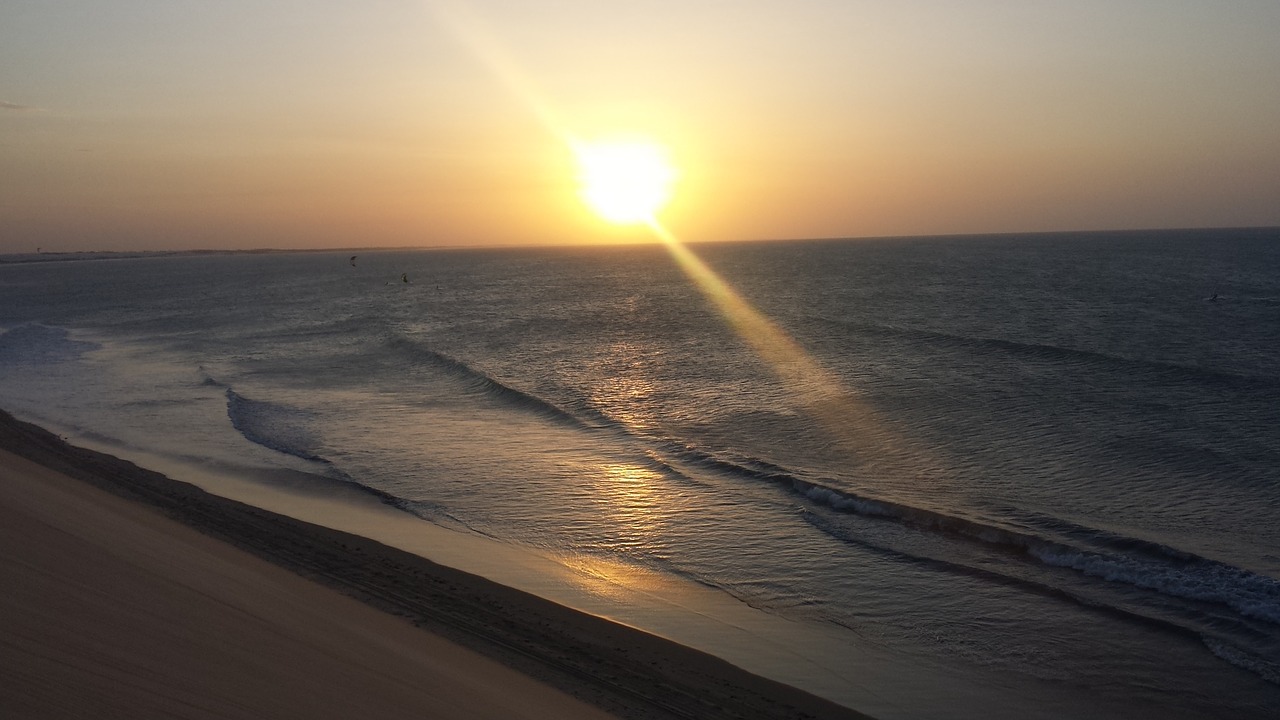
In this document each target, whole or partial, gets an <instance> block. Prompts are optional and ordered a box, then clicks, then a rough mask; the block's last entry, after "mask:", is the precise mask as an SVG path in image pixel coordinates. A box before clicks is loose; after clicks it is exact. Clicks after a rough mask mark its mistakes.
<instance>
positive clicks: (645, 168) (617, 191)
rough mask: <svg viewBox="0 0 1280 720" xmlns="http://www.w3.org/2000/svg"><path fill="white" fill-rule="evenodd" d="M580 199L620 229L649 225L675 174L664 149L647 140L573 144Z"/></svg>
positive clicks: (659, 209)
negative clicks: (626, 226)
mask: <svg viewBox="0 0 1280 720" xmlns="http://www.w3.org/2000/svg"><path fill="white" fill-rule="evenodd" d="M573 150H574V154H575V155H576V156H577V159H578V169H579V173H580V175H579V180H580V181H581V183H582V190H581V193H582V199H583V200H584V201H585V202H586V203H587V205H588V206H590V207H591V209H592V210H594V211H595V212H596V213H597V214H598V215H600V217H602V218H604V219H605V220H608V221H609V222H613V223H618V224H622V225H628V224H636V223H645V222H650V221H652V220H653V219H654V216H655V215H657V213H658V212H659V211H661V210H662V208H663V206H665V205H666V204H667V201H668V200H670V199H671V190H672V186H673V185H674V183H675V179H676V171H675V168H673V167H672V166H671V162H670V160H669V159H668V153H667V149H666V148H664V147H663V146H661V145H659V144H657V143H655V142H652V141H649V140H630V139H629V140H608V141H600V142H590V143H577V144H575V146H574V148H573Z"/></svg>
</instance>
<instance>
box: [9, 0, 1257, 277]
mask: <svg viewBox="0 0 1280 720" xmlns="http://www.w3.org/2000/svg"><path fill="white" fill-rule="evenodd" d="M1277 37H1280V3H1275V2H1259V1H1251V0H1224V2H1220V3H1212V4H1209V3H1198V2H1189V1H1182V0H1161V1H1160V2H1156V1H1155V0H1116V1H1114V2H1100V1H1097V0H1086V1H1082V2H1077V3H1060V2H1047V1H1035V0H1032V1H1029V2H1019V3H1014V2H1006V1H1003V0H976V1H975V2H973V3H965V4H963V7H960V6H959V4H956V3H948V2H943V1H942V0H916V1H914V2H904V3H887V2H869V1H863V2H858V1H856V0H846V1H837V0H809V1H807V2H802V3H793V2H787V3H784V2H781V1H774V0H768V1H763V0H748V1H745V2H738V3H721V2H709V3H692V4H691V3H678V2H674V1H670V0H637V1H636V2H633V3H628V4H626V5H625V6H618V7H613V6H612V5H611V4H606V3H589V2H585V0H560V1H557V2H549V3H519V2H514V0H476V1H475V2H470V3H466V4H462V3H454V4H446V3H443V2H423V1H420V0H377V1H376V2H369V3H361V4H354V3H336V2H321V3H300V2H280V1H278V0H269V1H267V2H255V3H249V2H244V1H243V0H227V1H226V2H221V3H208V4H194V3H174V2H162V1H160V0H118V1H117V2H112V3H96V2H88V1H87V0H68V1H66V2H59V3H46V2H36V1H28V0H15V1H14V2H8V3H5V4H4V5H3V6H2V7H0V252H32V251H34V250H35V248H36V247H42V248H44V249H46V250H64V251H75V250H106V249H117V250H151V249H188V248H228V249H237V248H259V247H277V248H323V247H363V246H382V247H386V246H458V245H508V244H524V243H540V244H565V243H584V242H615V241H624V240H650V239H652V237H651V235H650V233H649V232H648V230H647V229H646V228H645V227H644V226H637V227H629V228H628V227H618V226H613V225H610V224H608V223H607V222H605V221H603V220H601V219H599V218H598V217H596V216H595V215H594V214H593V213H592V212H591V211H590V210H589V209H588V208H586V207H585V206H584V205H583V204H582V202H581V200H580V199H579V194H578V188H577V187H576V179H575V174H576V170H575V167H574V158H573V154H572V152H571V150H570V148H569V147H567V146H566V144H565V138H566V137H586V138H589V137H593V136H597V135H607V134H613V133H620V132H621V133H640V134H644V135H647V136H650V137H652V138H654V139H656V140H658V141H660V142H662V143H664V144H666V145H667V147H668V148H669V149H670V154H671V156H672V157H673V159H674V161H675V163H676V164H677V165H678V167H679V172H680V179H679V183H678V185H677V188H676V192H675V195H674V198H673V200H672V202H671V203H670V205H669V206H668V207H667V208H666V209H665V211H664V212H663V214H662V216H661V219H662V222H663V224H664V225H665V226H666V227H668V228H669V229H670V230H671V231H672V232H673V233H675V234H676V235H678V236H679V237H681V238H682V239H685V240H690V241H701V240H708V241H714V240H737V239H761V238H802V237H857V236H885V235H917V234H964V233H985V232H1029V231H1054V230H1089V229H1128V228H1157V227H1214V226H1248V225H1254V226H1257V225H1280V203H1278V202H1276V198H1277V197H1280V133H1278V132H1276V130H1275V128H1277V127H1280V90H1277V87H1280V86H1277V85H1276V78H1278V77H1280V43H1276V42H1275V38H1277Z"/></svg>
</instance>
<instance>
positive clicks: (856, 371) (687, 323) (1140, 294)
mask: <svg viewBox="0 0 1280 720" xmlns="http://www.w3.org/2000/svg"><path fill="white" fill-rule="evenodd" d="M688 247H689V249H690V250H691V251H692V253H693V254H694V255H696V256H697V257H698V258H700V259H701V261H702V262H704V263H705V264H706V267H707V268H709V269H710V271H711V272H712V273H714V276H715V277H717V278H719V279H720V280H722V281H723V283H724V285H725V286H726V287H727V288H729V290H727V291H725V290H723V289H721V288H719V286H717V285H708V284H706V283H705V282H700V281H699V280H697V279H695V278H694V277H693V276H691V274H690V273H688V272H686V269H685V268H686V265H684V264H682V263H681V262H679V261H678V260H677V259H676V256H675V255H673V253H672V252H670V251H669V250H668V248H667V247H665V246H663V245H662V244H655V245H628V246H597V247H572V248H522V249H515V248H504V249H449V250H419V251H358V250H352V251H347V252H255V253H197V254H188V253H179V254H172V255H143V256H137V257H130V256H109V257H103V258H95V257H93V256H85V257H82V258H76V259H66V258H65V256H61V257H59V258H57V259H56V260H54V261H50V260H47V259H44V258H43V256H21V257H19V256H7V257H0V331H2V334H0V407H4V408H5V409H7V410H9V411H11V412H13V413H14V414H16V415H18V416H19V417H21V418H24V419H27V420H31V421H33V422H36V423H38V424H42V425H45V426H47V427H49V428H51V429H55V430H56V431H58V432H60V433H62V434H64V435H66V436H68V438H69V439H71V440H72V441H73V442H80V443H82V444H90V445H92V446H94V447H97V448H99V449H105V450H107V451H109V452H113V453H114V454H117V455H120V456H122V457H128V458H131V459H133V458H137V459H138V460H137V461H139V462H140V463H141V464H144V465H146V464H148V462H150V463H151V464H153V465H157V466H158V467H157V469H163V470H164V471H165V472H167V473H169V474H170V475H173V476H175V477H178V478H179V479H190V480H192V481H195V482H205V481H207V482H210V483H214V482H215V481H214V480H211V479H210V478H215V477H219V476H220V477H228V476H234V477H237V478H240V479H242V480H248V481H250V482H251V483H253V484H256V485H258V486H262V487H266V488H270V487H277V488H279V489H281V490H282V491H284V492H287V493H293V494H294V495H305V494H308V493H315V494H321V495H323V494H329V495H333V496H334V497H339V498H341V497H347V496H346V495H342V493H340V492H337V491H338V490H342V491H343V492H345V491H348V490H354V491H358V492H356V493H354V494H351V497H353V498H354V497H355V495H360V496H362V497H367V498H369V499H371V500H372V501H375V502H376V503H377V504H378V505H379V506H382V507H385V508H389V509H393V510H394V512H395V513H396V514H397V516H399V517H402V518H405V519H411V520H413V522H414V523H417V524H420V525H422V526H423V527H424V528H425V527H428V526H430V527H431V528H432V529H444V530H447V531H448V533H451V535H449V536H451V537H458V538H460V540H459V542H461V539H462V538H467V539H469V540H468V541H470V540H474V541H476V542H479V543H481V545H480V546H478V547H491V548H497V549H509V550H512V551H514V552H516V553H517V555H516V556H517V557H518V556H519V553H527V554H528V556H529V557H538V558H541V559H543V560H549V561H550V562H552V563H554V564H557V565H559V566H562V567H564V568H566V569H567V570H566V573H567V576H573V575H574V574H575V573H579V574H582V573H585V575H586V576H590V577H592V578H594V580H595V581H599V582H602V583H604V584H605V585H607V586H609V587H610V589H609V590H607V591H602V590H600V589H599V587H598V585H599V583H597V585H596V586H592V587H594V588H595V589H591V587H588V586H589V585H590V583H583V584H582V585H581V586H580V587H578V588H577V589H576V590H575V589H574V588H573V587H569V588H568V589H565V588H563V587H561V588H560V589H559V590H556V591H554V592H560V593H561V594H560V595H559V596H557V598H556V599H558V600H559V601H562V602H568V603H570V604H580V606H581V607H583V608H584V609H587V610H588V611H594V612H602V611H600V610H599V609H598V608H599V605H593V603H594V602H609V603H612V604H611V605H609V606H608V607H609V608H612V609H610V610H606V611H603V612H604V613H605V614H611V615H614V616H616V617H618V618H619V619H621V620H622V621H624V622H628V623H629V624H634V625H638V626H640V627H642V628H644V629H649V630H651V631H654V632H658V633H660V634H664V635H667V636H669V637H672V638H673V639H676V640H678V641H681V642H687V643H689V644H693V645H695V646H700V647H702V648H703V649H706V650H708V651H710V652H713V653H717V654H722V655H724V656H726V657H728V658H729V659H731V660H732V661H734V662H738V663H740V664H744V665H746V666H750V665H751V664H752V663H758V666H756V667H749V668H748V669H753V670H756V671H758V672H763V673H765V674H771V675H773V676H775V677H778V678H779V679H782V680H784V681H786V682H789V683H792V684H797V685H800V686H802V687H805V689H809V690H811V691H813V692H817V693H819V694H823V695H826V696H828V697H832V698H833V699H836V700H837V701H839V702H843V703H846V704H849V705H851V706H852V707H854V708H856V709H860V710H863V711H866V712H870V713H871V714H873V715H877V716H879V717H882V718H886V719H887V718H891V717H902V718H907V717H939V718H942V717H946V718H967V717H1053V718H1060V717H1085V716H1088V717H1091V718H1106V717H1117V718H1119V717H1161V718H1183V717H1185V718H1227V717H1229V718H1274V717H1277V716H1280V230H1275V229H1270V230H1266V229H1258V230H1184V231H1151V232H1114V233H1104V232H1094V233H1057V234H1038V235H998V236H964V237H931V238H887V239H860V240H841V241H837V240H824V241H789V242H753V243H731V244H706V245H692V246H688ZM353 255H354V257H353ZM726 292H728V293H731V294H732V297H733V298H734V302H730V303H726V302H725V301H724V298H725V293H726ZM738 301H740V302H738ZM735 303H736V305H740V306H741V307H745V308H748V309H747V310H743V311H741V312H738V313H735V312H729V313H726V312H725V309H726V308H731V307H734V306H735ZM742 313H747V315H746V316H745V317H748V318H749V319H747V320H744V319H743V318H744V315H743V314H742ZM750 318H762V319H764V322H765V323H766V324H767V327H768V328H769V329H770V330H769V332H767V333H764V334H762V332H763V331H761V329H760V328H761V327H762V323H761V322H758V321H755V320H752V319H750ZM334 493H337V494H336V495H334ZM352 502H353V504H358V503H355V501H354V500H353V501H352ZM481 552H483V551H481ZM473 557H478V556H477V555H474V554H473ZM463 562H466V561H465V558H464V560H463ZM483 564H484V563H483V562H481V561H477V566H476V567H473V568H468V567H464V568H463V569H472V570H476V571H480V572H488V571H487V570H486V569H485V568H483V567H480V566H481V565H483ZM499 574H501V573H499ZM632 577H636V578H649V580H644V581H633V580H629V579H628V578H632ZM655 579H656V580H655ZM562 584H567V585H570V586H572V585H573V584H574V583H573V582H572V581H565V583H562ZM663 587H688V588H693V589H695V590H696V592H695V590H690V592H691V593H692V594H691V595H689V596H688V597H694V596H698V597H703V596H706V597H712V598H713V600H711V601H707V602H706V603H703V604H700V605H697V606H696V607H693V606H692V605H691V604H690V603H692V602H693V601H685V600H670V598H668V599H666V600H664V599H663V598H662V597H658V596H661V595H662V594H663V593H664V592H665V591H664V590H661V589H655V588H663ZM553 594H554V593H553ZM602 595H609V596H610V597H608V598H603V599H602V598H601V597H595V599H594V600H593V599H592V597H593V596H602ZM714 598H719V600H714ZM579 601H581V602H580V603H579ZM663 603H666V605H665V607H666V609H665V610H657V611H652V612H650V610H652V608H653V607H655V606H658V607H662V606H663ZM640 606H645V607H647V608H649V610H646V611H645V612H644V613H639V614H628V610H627V608H630V607H640ZM717 608H722V609H721V610H717ZM723 608H730V609H728V610H724V609H723ZM733 608H740V609H742V611H743V612H749V613H750V614H751V617H753V618H757V620H758V622H760V623H762V625H761V627H764V626H765V625H769V624H770V623H772V624H773V625H770V627H773V628H774V630H771V631H769V633H773V634H767V633H763V634H753V633H754V632H755V631H753V629H752V628H753V627H755V626H754V625H751V626H748V625H750V623H754V622H757V620H751V621H749V622H748V621H740V620H738V619H736V618H737V616H736V615H733V613H737V612H738V610H735V609H733ZM681 612H683V613H685V614H686V616H687V617H685V618H684V620H682V621H681V622H676V623H674V624H672V623H667V624H664V622H666V621H664V620H662V619H661V618H659V617H657V616H658V615H662V613H668V614H671V613H676V614H678V613H681ZM731 615H732V617H731ZM655 618H656V619H655ZM690 618H693V620H690ZM668 619H669V618H668ZM651 623H652V624H651ZM719 625H724V626H732V627H733V628H735V630H733V632H735V633H737V634H736V635H734V638H736V639H730V640H726V639H724V638H723V637H720V636H718V635H717V633H716V631H715V630H714V629H713V628H714V627H716V626H719ZM682 627H684V628H694V629H693V630H681V629H680V628H682ZM788 628H790V630H788ZM744 634H745V635H744ZM766 635H767V636H766ZM744 637H745V639H744ZM815 638H816V640H815ZM868 658H872V659H874V662H872V661H871V660H868ZM859 663H861V664H859ZM813 668H819V669H820V670H812V669H813ZM876 673H880V674H882V675H883V676H884V677H885V678H896V680H892V679H886V680H883V681H880V680H877V681H876V682H871V681H870V678H879V677H880V675H877V674H876ZM819 675H820V676H821V677H818V676H819Z"/></svg>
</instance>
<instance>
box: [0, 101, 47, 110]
mask: <svg viewBox="0 0 1280 720" xmlns="http://www.w3.org/2000/svg"><path fill="white" fill-rule="evenodd" d="M39 109H40V108H38V107H31V106H30V105H19V104H18V103H11V102H5V101H3V100H0V110H13V111H15V112H33V111H36V110H39Z"/></svg>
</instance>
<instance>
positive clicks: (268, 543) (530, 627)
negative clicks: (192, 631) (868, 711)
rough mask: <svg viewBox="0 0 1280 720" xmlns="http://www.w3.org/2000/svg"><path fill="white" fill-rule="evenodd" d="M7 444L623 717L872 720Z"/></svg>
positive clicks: (29, 442) (441, 571)
mask: <svg viewBox="0 0 1280 720" xmlns="http://www.w3.org/2000/svg"><path fill="white" fill-rule="evenodd" d="M0 449H4V450H6V451H8V452H9V453H12V454H13V455H16V456H18V457H21V458H24V459H25V460H27V461H29V462H32V463H35V464H36V465H39V466H41V467H43V468H46V469H48V470H50V471H53V472H55V473H59V474H61V475H63V476H65V477H67V478H70V479H72V480H74V481H77V482H78V483H82V484H84V485H88V486H91V487H93V488H97V489H98V490H101V491H105V492H106V493H108V494H110V495H113V496H115V497H117V498H120V499H123V500H124V501H127V502H129V503H132V504H133V505H136V506H139V507H145V508H148V509H150V510H151V511H152V512H158V513H159V514H160V515H163V516H164V517H166V518H168V519H169V520H172V521H176V522H177V523H178V524H180V525H182V526H185V527H186V528H190V529H193V530H195V531H197V532H199V533H201V534H202V535H204V536H206V537H208V538H212V539H215V540H217V541H220V542H221V543H225V544H227V545H229V546H231V547H234V548H236V549H237V550H238V551H239V552H241V553H244V554H245V557H253V558H256V559H258V560H263V561H266V562H268V563H271V564H272V565H274V566H276V567H278V568H283V569H284V570H287V571H288V572H289V573H291V574H293V575H296V576H299V577H301V578H305V579H306V580H308V581H311V583H312V585H313V587H314V591H315V592H317V593H322V594H324V593H331V594H340V595H342V596H345V597H346V598H354V599H355V600H357V601H359V602H360V603H362V604H363V605H365V606H369V607H372V608H376V609H377V610H379V611H382V612H383V613H385V614H386V616H387V617H388V618H391V619H392V620H395V621H398V622H399V623H400V624H401V625H402V626H403V628H404V629H405V630H407V631H408V632H409V633H410V634H415V633H421V634H424V635H431V636H434V637H436V638H443V639H444V640H446V641H449V642H452V643H456V644H457V645H460V646H462V647H463V648H466V649H468V650H470V651H472V652H475V653H478V654H480V655H482V656H484V657H485V658H488V659H489V660H491V661H496V662H497V663H498V664H500V665H502V666H504V667H506V668H509V669H514V670H515V671H517V672H518V673H520V674H522V675H524V676H526V677H528V678H532V679H533V680H535V681H537V682H538V683H540V684H543V685H547V686H550V687H551V688H554V689H556V690H558V691H559V692H561V693H564V694H566V695H567V696H569V697H571V698H576V699H577V700H580V701H585V702H586V703H588V704H589V705H592V706H594V707H596V708H601V709H603V710H604V711H606V712H608V713H612V714H613V715H615V716H617V717H622V718H685V717H692V718H719V717H723V718H734V717H737V718H742V717H749V718H802V717H807V718H832V719H835V718H866V717H867V716H866V715H862V714H860V713H857V712H856V711H853V710H850V709H848V708H845V707H843V706H840V705H837V704H835V703H832V702H830V701H827V700H824V699H821V698H818V697H816V696H813V695H811V694H809V693H806V692H803V691H801V690H798V689H796V688H793V687H790V686H788V685H784V684H782V683H778V682H776V681H772V680H768V679H765V678H762V677H759V676H757V675H753V674H750V673H748V672H747V671H745V670H742V669H740V668H738V667H736V666H734V665H731V664H729V663H728V662H725V661H723V660H720V659H718V658H715V657H713V656H711V655H709V654H706V653H703V652H701V651H698V650H695V649H692V648H688V647H685V646H683V645H679V644H677V643H674V642H672V641H669V640H665V639H662V638H659V637H656V636H653V635H650V634H648V633H645V632H643V631H640V630H636V629H633V628H630V627H626V626H623V625H620V624H618V623H615V622H613V621H610V620H607V619H604V618H600V617H595V616H592V615H589V614H586V613H582V612H579V611H576V610H572V609H570V608H567V607H564V606H562V605H558V604H556V603H554V602H552V601H549V600H545V599H542V598H539V597H536V596H534V595H531V594H528V593H525V592H523V591H520V590H516V589H513V588H509V587H506V586H503V585H500V584H497V583H494V582H492V581H490V580H487V579H484V578H481V577H479V576H476V575H472V574H470V573H466V572H463V571H460V570H455V569H452V568H448V567H445V566H442V565H439V564H437V563H434V562H432V561H430V560H427V559H425V558H422V557H420V556H418V555H414V554H411V553H409V552H406V551H403V550H398V549H395V548H392V547H389V546H386V545H383V544H381V543H378V542H376V541H373V540H369V539H367V538H363V537H360V536H357V535H352V534H349V533H345V532H342V531H338V530H332V529H329V528H325V527H321V526H319V525H314V524H311V523H307V522H304V521H300V520H296V519H293V518H289V517H286V516H282V515H278V514H276V513H273V512H270V511H267V510H263V509H260V508H256V507H253V506H251V505H246V504H244V503H241V502H238V501H235V500H229V499H225V498H221V497H218V496H214V495H211V494H209V493H207V492H205V491H204V490H201V489H199V488H197V487H195V486H193V485H190V484H187V483H184V482H180V481H176V480H172V479H170V478H168V477H166V476H164V475H161V474H159V473H156V472H153V471H150V470H146V469H143V468H140V467H138V466H137V465H134V464H133V463H130V462H127V461H124V460H120V459H118V458H115V457H112V456H110V455H106V454H103V453H99V452H96V451H93V450H86V449H83V448H78V447H74V446H71V445H68V444H66V443H65V442H63V441H62V440H60V439H59V438H58V437H57V436H55V435H54V434H52V433H50V432H48V431H46V430H44V429H42V428H39V427H38V426H35V425H31V424H29V423H25V422H21V421H18V420H16V419H14V418H13V417H11V416H9V415H8V414H7V413H3V412H2V411H0ZM9 470H10V472H12V468H10V469H9ZM85 492H86V493H87V494H91V493H90V491H89V490H88V489H87V488H85ZM393 616H394V617H393ZM413 626H417V628H419V630H413Z"/></svg>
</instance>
